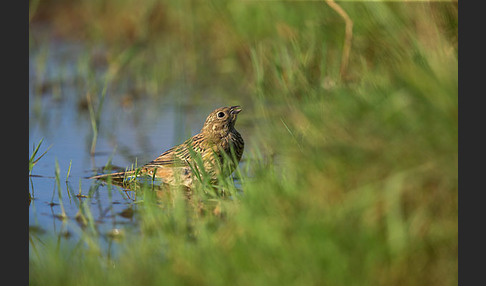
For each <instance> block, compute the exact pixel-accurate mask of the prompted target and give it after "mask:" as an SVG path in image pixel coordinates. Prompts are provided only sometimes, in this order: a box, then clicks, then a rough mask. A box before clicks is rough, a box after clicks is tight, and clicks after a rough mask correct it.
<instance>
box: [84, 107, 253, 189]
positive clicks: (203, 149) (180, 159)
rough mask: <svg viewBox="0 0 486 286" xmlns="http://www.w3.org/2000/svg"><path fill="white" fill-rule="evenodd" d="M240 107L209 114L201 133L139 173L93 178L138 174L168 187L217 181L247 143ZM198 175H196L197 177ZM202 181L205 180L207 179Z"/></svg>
mask: <svg viewBox="0 0 486 286" xmlns="http://www.w3.org/2000/svg"><path fill="white" fill-rule="evenodd" d="M240 112H241V108H240V107H239V106H231V107H221V108H218V109H216V110H214V111H213V112H211V113H210V114H209V116H208V117H207V118H206V122H204V126H203V127H202V129H201V131H200V132H199V133H198V134H196V135H194V136H193V137H192V138H190V139H188V140H186V141H185V142H184V143H182V144H180V145H177V146H175V147H172V148H170V149H169V150H167V151H165V152H164V153H162V154H161V155H160V156H159V157H157V158H156V159H155V160H153V161H151V162H149V163H147V164H145V165H143V166H142V167H141V168H140V169H139V171H138V173H136V170H132V171H125V172H117V173H111V174H102V175H96V176H92V177H90V179H101V178H107V177H111V178H113V179H123V178H127V177H130V176H133V175H135V174H137V175H142V176H143V175H145V176H150V177H153V176H154V175H155V177H156V178H159V179H162V181H163V182H164V183H166V184H169V185H185V186H187V187H192V186H193V183H194V180H195V179H196V177H197V176H198V175H201V176H203V177H204V178H206V177H207V178H209V180H210V181H211V182H215V181H217V179H218V177H219V176H225V177H226V176H229V175H231V173H233V171H234V170H235V168H236V166H237V165H238V163H239V162H240V160H241V156H242V155H243V150H244V147H245V142H244V141H243V137H241V135H240V133H239V132H238V131H237V130H236V129H235V123H236V118H237V116H238V113H240ZM196 172H197V174H195V173H196ZM204 178H203V179H204Z"/></svg>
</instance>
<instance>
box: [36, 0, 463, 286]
mask: <svg viewBox="0 0 486 286" xmlns="http://www.w3.org/2000/svg"><path fill="white" fill-rule="evenodd" d="M339 5H340V6H341V7H342V8H343V10H344V11H346V13H347V14H348V15H349V18H350V19H351V20H352V21H353V38H352V46H351V51H350V57H349V63H348V67H347V69H346V71H345V73H343V74H340V67H341V53H342V50H343V43H344V21H343V19H342V18H341V17H340V16H339V14H337V13H336V11H334V10H333V9H331V8H330V6H328V5H326V3H325V2H304V3H298V2H276V1H208V2H207V1H177V2H169V1H145V2H143V3H139V2H136V1H110V0H106V1H70V2H68V3H65V2H64V1H30V7H31V9H30V26H31V32H30V49H31V50H32V49H36V48H39V46H40V45H42V44H43V43H44V41H45V40H46V37H45V36H44V37H42V36H38V35H45V34H46V33H44V34H42V33H34V32H33V30H35V29H41V28H44V29H46V30H47V31H48V33H47V35H49V37H61V38H72V39H76V40H80V41H82V42H83V44H85V45H86V46H87V47H88V49H89V48H91V49H92V50H93V51H95V50H96V51H98V48H99V47H100V46H101V47H102V51H103V53H101V55H100V54H99V53H95V52H93V54H92V57H88V58H87V59H86V61H87V63H86V64H87V65H88V69H90V68H94V67H95V66H96V65H103V66H106V76H107V78H108V80H109V81H110V82H111V84H112V86H117V85H123V84H126V82H130V84H131V85H132V87H131V88H132V90H136V91H137V94H143V95H144V96H153V97H157V96H163V94H164V90H165V89H170V88H171V87H172V86H173V84H174V83H176V84H183V85H186V86H190V87H192V88H193V89H195V90H201V89H204V88H205V86H208V85H212V86H221V89H222V90H223V91H225V92H226V93H227V100H228V102H233V101H235V100H237V101H238V102H240V103H242V105H243V106H244V108H245V115H244V116H243V113H242V120H246V122H250V123H249V124H252V125H254V126H255V130H256V131H255V134H253V135H252V137H251V138H247V137H245V140H246V141H247V142H249V143H250V146H251V148H248V149H247V150H246V151H245V152H246V153H245V155H244V156H245V158H246V162H245V164H244V167H243V169H242V170H241V172H242V174H243V178H242V189H243V194H242V195H236V196H233V199H231V200H230V199H227V198H221V197H211V198H208V197H207V195H205V194H204V193H203V192H200V193H197V194H196V195H195V197H193V198H192V200H186V199H185V196H184V195H183V194H182V193H180V192H176V191H174V192H171V193H170V196H168V197H169V198H167V199H166V200H165V201H163V203H161V204H160V203H159V204H157V203H155V202H152V199H150V198H151V197H152V195H151V192H150V190H148V191H145V192H143V194H144V196H145V197H146V199H145V200H144V203H143V208H142V211H141V212H140V215H139V216H138V219H139V221H140V224H141V231H140V233H139V234H137V235H133V236H132V235H127V236H126V237H123V238H122V239H120V240H119V241H118V244H119V245H120V249H121V250H120V253H119V254H118V255H117V257H116V258H107V257H105V256H103V255H101V254H100V250H99V247H100V246H99V245H98V244H97V243H96V240H94V239H93V237H96V236H97V234H96V233H95V232H92V233H90V232H87V233H86V234H85V237H83V241H84V246H83V247H76V248H73V249H71V248H69V247H66V248H67V249H63V248H61V251H59V249H58V248H57V246H56V244H55V241H53V242H52V243H50V242H45V243H44V244H36V245H35V251H34V252H31V257H30V263H29V272H30V283H31V284H34V285H35V284H50V285H58V284H63V285H65V284H83V285H84V284H99V283H105V284H106V283H108V284H117V285H125V284H140V285H143V284H198V285H226V284H237V285H268V284H270V285H272V284H275V285H282V284H283V285H288V284H299V285H310V284H314V285H316V284H317V285H322V284H324V285H326V284H328V285H363V284H364V285H396V284H399V285H401V284H404V285H454V284H456V283H457V249H458V244H457V243H458V241H457V221H458V220H457V180H458V178H457V160H458V158H457V156H458V153H457V146H458V144H457V134H458V129H457V85H458V81H457V78H458V74H457V2H421V3H408V2H398V3H385V2H364V3H360V2H351V3H348V2H339ZM114 88H115V87H114ZM114 94H116V93H114ZM134 94H135V92H133V95H134ZM201 94H202V93H201ZM201 94H198V93H196V94H194V95H191V94H187V95H185V96H186V97H185V100H187V101H190V102H192V103H195V104H197V102H199V101H204V100H207V99H206V98H205V97H204V96H202V95H201ZM115 97H116V95H115ZM134 97H135V96H134ZM107 100H118V99H117V98H114V97H113V95H112V97H110V99H107ZM120 100H121V99H120ZM134 100H136V98H135V99H134ZM245 117H246V119H245ZM243 136H245V134H243ZM229 185H230V186H229V187H228V188H230V189H232V188H233V190H234V187H232V186H231V183H229ZM31 247H32V246H31Z"/></svg>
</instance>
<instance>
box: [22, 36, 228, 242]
mask: <svg viewBox="0 0 486 286" xmlns="http://www.w3.org/2000/svg"><path fill="white" fill-rule="evenodd" d="M46 50H48V52H46ZM82 57H83V49H82V48H80V46H79V45H78V44H69V43H54V44H51V45H50V46H49V48H48V49H44V50H43V49H38V50H35V49H33V50H32V51H31V54H30V57H29V62H30V80H29V91H30V92H29V144H30V146H33V145H34V144H38V143H39V142H40V140H41V139H42V140H43V142H42V145H41V147H40V149H39V153H38V154H37V156H39V155H40V154H42V153H43V152H45V151H46V150H47V149H48V148H49V150H48V151H47V153H46V154H45V155H44V156H43V157H42V158H41V159H40V160H39V161H38V163H37V164H36V165H35V166H34V168H33V171H32V175H31V176H30V193H31V195H32V197H33V198H32V201H31V202H30V205H29V229H30V235H31V238H33V239H32V240H31V241H33V243H34V244H35V241H38V240H39V241H42V240H43V239H44V238H45V237H57V239H59V240H61V241H62V240H68V241H76V240H77V239H78V238H79V237H80V235H81V234H82V232H83V231H84V230H85V229H86V227H85V226H84V225H83V224H82V223H80V221H79V220H78V219H77V218H78V217H77V215H78V214H79V213H80V212H82V211H83V213H86V210H85V209H84V208H88V211H89V212H90V213H91V215H92V217H93V219H94V221H95V228H96V230H97V231H98V233H99V234H101V236H100V237H101V238H102V239H103V240H104V242H102V244H104V245H105V246H110V247H111V238H112V237H113V235H112V234H114V233H115V234H116V233H117V232H120V231H121V232H123V231H128V230H133V229H136V228H137V223H136V216H133V212H131V210H135V211H136V209H137V205H136V204H134V195H135V194H134V192H131V191H123V190H121V189H120V188H117V187H113V188H108V187H107V186H106V185H104V184H101V185H100V184H99V183H98V182H96V181H94V180H91V179H87V177H89V176H91V175H93V174H96V173H99V172H100V171H101V168H102V167H103V166H105V164H107V162H109V161H110V162H111V163H112V164H113V165H114V166H119V167H121V168H126V167H130V166H131V165H132V164H134V163H135V162H137V164H138V165H142V164H144V163H146V162H149V161H150V160H152V159H154V158H155V157H156V156H158V155H159V154H161V153H162V152H163V151H165V150H167V149H169V148H170V147H172V146H173V145H175V144H179V143H181V142H182V141H183V140H184V139H186V138H188V137H190V136H191V135H193V134H196V133H197V132H198V131H199V130H200V128H201V127H202V124H203V122H204V120H205V118H206V116H207V114H208V113H209V112H210V111H212V109H213V108H214V107H219V106H214V105H213V104H214V103H215V102H212V103H211V104H208V106H198V107H197V108H196V107H195V106H188V105H187V104H184V103H183V101H182V100H180V98H178V97H177V96H166V97H164V98H160V99H154V98H148V97H144V98H139V99H137V100H133V101H130V102H129V103H128V104H127V103H126V102H124V101H121V100H119V95H120V94H114V93H113V92H111V91H110V88H108V92H107V94H106V98H105V100H104V103H103V105H102V110H101V116H100V121H99V134H98V136H97V141H96V148H95V152H94V154H91V152H90V151H91V147H92V139H93V129H92V125H91V119H90V113H89V111H88V109H87V108H86V106H85V104H86V103H85V102H84V101H85V100H86V93H87V92H90V87H89V86H88V85H87V84H85V83H87V82H89V79H88V77H89V76H88V75H86V73H85V72H83V70H84V69H83V68H82V67H80V66H79V65H80V58H82ZM92 72H93V73H94V74H95V75H103V67H100V68H99V69H98V70H95V71H92ZM100 77H101V76H100ZM177 92H179V93H180V91H175V93H177ZM99 93H101V90H99ZM94 97H98V98H100V94H95V95H94ZM31 148H33V147H31ZM30 154H32V149H31V150H29V156H30ZM56 162H57V163H58V165H59V177H60V180H59V181H60V194H59V189H58V186H57V181H56V174H55V170H56V167H55V166H56ZM70 165H71V167H69V166H70ZM69 168H70V171H69V177H67V173H68V170H69ZM66 177H67V178H66ZM62 208H64V211H65V214H66V216H67V219H61V218H60V214H61V213H62ZM135 213H136V212H135Z"/></svg>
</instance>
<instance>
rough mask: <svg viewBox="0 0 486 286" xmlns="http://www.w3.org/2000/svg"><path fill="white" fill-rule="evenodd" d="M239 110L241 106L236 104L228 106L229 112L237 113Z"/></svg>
mask: <svg viewBox="0 0 486 286" xmlns="http://www.w3.org/2000/svg"><path fill="white" fill-rule="evenodd" d="M240 112H241V107H239V106H238V105H237V106H231V107H230V113H231V114H238V113H240Z"/></svg>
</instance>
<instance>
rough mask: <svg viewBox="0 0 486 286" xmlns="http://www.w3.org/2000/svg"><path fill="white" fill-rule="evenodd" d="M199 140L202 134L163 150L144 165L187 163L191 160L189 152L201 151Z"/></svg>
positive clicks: (166, 165)
mask: <svg viewBox="0 0 486 286" xmlns="http://www.w3.org/2000/svg"><path fill="white" fill-rule="evenodd" d="M200 142H202V136H201V134H197V135H195V136H193V137H192V138H191V139H188V140H186V141H185V142H184V143H182V144H180V145H177V146H174V147H172V148H170V149H169V150H167V151H165V152H164V153H162V154H161V155H160V156H158V157H157V158H155V159H154V160H153V161H151V162H149V163H147V164H146V165H144V167H161V166H164V167H180V166H184V165H187V164H188V163H189V162H190V161H192V155H191V153H193V152H195V153H202V152H203V149H202V147H201V144H200ZM191 149H192V150H191Z"/></svg>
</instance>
